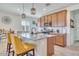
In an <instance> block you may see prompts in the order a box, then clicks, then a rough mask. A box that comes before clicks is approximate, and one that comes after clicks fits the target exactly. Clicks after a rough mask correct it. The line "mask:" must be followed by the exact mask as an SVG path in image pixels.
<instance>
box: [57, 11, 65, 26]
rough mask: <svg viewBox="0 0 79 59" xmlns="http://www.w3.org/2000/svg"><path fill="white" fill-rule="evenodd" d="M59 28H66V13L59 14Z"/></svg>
mask: <svg viewBox="0 0 79 59" xmlns="http://www.w3.org/2000/svg"><path fill="white" fill-rule="evenodd" d="M57 19H58V26H59V27H60V26H61V27H65V26H66V11H61V12H58V13H57Z"/></svg>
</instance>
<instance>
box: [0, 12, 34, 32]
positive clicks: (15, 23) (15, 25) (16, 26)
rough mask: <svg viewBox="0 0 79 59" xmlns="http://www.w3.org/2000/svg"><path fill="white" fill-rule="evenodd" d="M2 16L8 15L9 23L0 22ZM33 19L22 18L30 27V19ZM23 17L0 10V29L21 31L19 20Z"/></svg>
mask: <svg viewBox="0 0 79 59" xmlns="http://www.w3.org/2000/svg"><path fill="white" fill-rule="evenodd" d="M3 16H9V17H10V18H11V23H10V24H4V23H2V17H3ZM33 19H34V20H35V18H31V17H27V18H26V19H24V20H25V21H26V22H29V23H30V26H31V27H32V20H33ZM22 21H23V19H21V16H19V15H15V14H11V13H7V12H3V11H0V29H3V28H4V29H5V30H10V28H11V29H12V30H14V31H23V27H22V25H21V22H22Z"/></svg>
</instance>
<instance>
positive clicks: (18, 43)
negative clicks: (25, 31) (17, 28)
mask: <svg viewBox="0 0 79 59" xmlns="http://www.w3.org/2000/svg"><path fill="white" fill-rule="evenodd" d="M13 47H14V52H15V54H16V55H17V56H19V55H25V54H28V52H29V51H33V56H34V55H35V54H34V48H35V47H36V45H35V44H31V43H24V42H23V41H22V40H21V39H20V38H18V37H17V36H14V39H13Z"/></svg>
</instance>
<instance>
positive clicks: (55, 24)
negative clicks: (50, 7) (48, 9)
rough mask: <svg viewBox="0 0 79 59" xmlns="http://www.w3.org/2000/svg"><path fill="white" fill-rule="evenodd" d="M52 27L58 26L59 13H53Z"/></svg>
mask: <svg viewBox="0 0 79 59" xmlns="http://www.w3.org/2000/svg"><path fill="white" fill-rule="evenodd" d="M51 17H52V27H56V26H57V14H56V13H55V14H52V15H51Z"/></svg>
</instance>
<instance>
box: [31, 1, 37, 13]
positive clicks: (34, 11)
mask: <svg viewBox="0 0 79 59" xmlns="http://www.w3.org/2000/svg"><path fill="white" fill-rule="evenodd" d="M31 14H32V15H35V14H36V9H35V8H34V3H33V4H32V8H31Z"/></svg>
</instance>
